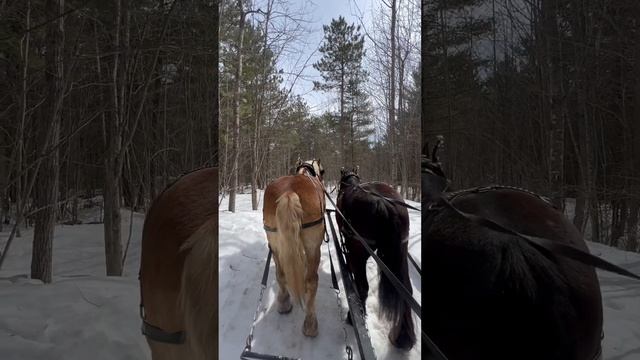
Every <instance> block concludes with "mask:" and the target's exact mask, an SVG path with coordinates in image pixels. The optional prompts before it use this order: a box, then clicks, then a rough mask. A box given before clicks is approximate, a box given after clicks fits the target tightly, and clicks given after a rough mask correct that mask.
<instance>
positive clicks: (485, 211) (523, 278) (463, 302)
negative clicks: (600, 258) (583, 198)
mask: <svg viewBox="0 0 640 360" xmlns="http://www.w3.org/2000/svg"><path fill="white" fill-rule="evenodd" d="M452 203H453V204H454V205H455V206H456V207H457V208H458V209H460V210H462V211H465V212H468V213H473V214H476V215H480V216H482V217H485V218H488V219H491V220H493V221H496V222H498V223H500V224H502V225H505V226H507V227H509V228H511V229H513V230H516V231H518V232H521V233H524V234H527V235H533V236H539V237H545V238H548V239H551V240H554V241H558V242H563V243H567V244H571V245H574V246H577V247H580V248H582V249H586V244H585V243H584V240H582V237H581V236H580V234H579V232H578V231H577V229H575V227H574V226H573V225H572V224H571V222H569V220H568V219H566V217H565V216H564V215H563V214H562V213H560V212H559V211H557V210H555V209H553V208H552V207H551V206H550V205H549V204H548V203H547V202H546V201H544V200H542V199H540V198H538V197H536V196H534V195H532V194H529V193H526V192H522V191H518V190H508V189H503V190H492V191H486V192H477V193H468V194H465V195H463V196H458V197H454V199H453V200H452ZM423 238H424V239H425V240H424V241H425V246H426V249H425V252H424V253H423V266H424V267H425V268H426V269H423V271H424V274H425V276H424V278H423V289H426V290H424V291H425V293H426V292H428V291H434V292H436V293H437V294H439V295H437V296H427V297H426V298H425V304H424V306H423V309H424V310H423V311H424V312H425V313H426V314H425V318H426V320H425V323H424V324H425V325H424V326H425V329H426V330H427V332H432V333H433V334H434V340H435V341H436V342H437V343H439V344H442V345H443V348H444V350H445V351H447V350H448V351H449V352H450V354H451V355H452V356H451V357H450V358H452V359H460V358H462V359H464V358H466V357H465V356H468V355H469V354H471V353H476V354H477V356H476V357H475V358H478V359H484V358H487V359H488V358H505V357H507V356H511V357H514V356H515V357H516V358H520V359H538V358H545V359H575V360H578V359H590V358H591V357H593V356H594V355H595V352H596V351H597V349H598V348H599V341H600V333H601V329H602V303H601V298H600V290H599V284H598V280H597V277H596V274H595V270H594V269H593V268H592V267H590V266H586V265H583V264H580V263H577V262H574V261H572V260H568V259H566V258H563V257H560V256H553V255H548V254H543V253H542V252H541V251H539V250H538V249H536V248H534V247H533V246H531V245H530V244H528V243H526V242H525V241H524V240H523V239H520V238H518V237H515V236H513V235H510V234H505V233H501V232H496V231H493V230H491V229H488V228H486V227H482V226H480V225H476V224H473V223H470V222H469V221H468V220H466V219H463V218H460V217H459V216H458V215H457V214H455V213H454V212H453V211H452V210H451V209H444V210H442V211H441V212H440V213H438V214H436V215H434V218H433V221H432V222H431V226H430V227H429V228H423ZM425 257H426V259H425ZM451 334H456V336H451ZM460 341H462V342H467V344H468V345H467V346H466V347H464V348H462V347H460V346H456V343H457V342H460Z"/></svg>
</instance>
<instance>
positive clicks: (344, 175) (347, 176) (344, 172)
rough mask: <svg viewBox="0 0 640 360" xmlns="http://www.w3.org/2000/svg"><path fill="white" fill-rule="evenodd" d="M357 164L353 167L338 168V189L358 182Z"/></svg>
mask: <svg viewBox="0 0 640 360" xmlns="http://www.w3.org/2000/svg"><path fill="white" fill-rule="evenodd" d="M359 169H360V167H359V166H356V167H353V168H347V167H342V168H341V169H340V188H339V191H340V190H342V188H343V187H346V186H353V185H357V184H359V183H360V176H359V175H358V170H359Z"/></svg>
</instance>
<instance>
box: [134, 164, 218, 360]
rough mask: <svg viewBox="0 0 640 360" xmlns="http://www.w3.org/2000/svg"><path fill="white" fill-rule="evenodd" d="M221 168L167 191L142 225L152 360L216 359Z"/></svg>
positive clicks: (147, 332)
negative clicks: (219, 176) (219, 175)
mask: <svg viewBox="0 0 640 360" xmlns="http://www.w3.org/2000/svg"><path fill="white" fill-rule="evenodd" d="M217 200H218V169H217V168H205V169H200V170H196V171H193V172H191V173H189V174H187V175H185V176H183V177H181V178H180V179H178V180H177V181H176V182H175V183H173V184H172V185H170V186H169V187H167V188H166V189H165V190H164V191H163V192H162V193H161V194H160V195H159V196H158V197H157V198H156V199H155V200H154V202H153V204H152V205H151V208H150V209H149V211H148V213H147V216H146V218H145V222H144V228H143V232H142V250H141V260H140V296H141V310H142V311H143V312H142V313H143V320H144V322H143V333H144V334H145V335H146V336H147V342H148V344H149V347H150V348H151V356H152V359H153V360H160V359H167V360H169V359H170V360H174V359H175V360H177V359H199V360H200V359H202V360H210V359H215V358H216V357H217V355H218V325H217V324H218V205H217Z"/></svg>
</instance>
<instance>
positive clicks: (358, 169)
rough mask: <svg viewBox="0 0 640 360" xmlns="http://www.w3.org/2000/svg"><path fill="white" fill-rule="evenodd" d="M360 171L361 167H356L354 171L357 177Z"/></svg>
mask: <svg viewBox="0 0 640 360" xmlns="http://www.w3.org/2000/svg"><path fill="white" fill-rule="evenodd" d="M358 171H360V165H356V168H355V169H354V172H355V174H356V175H358Z"/></svg>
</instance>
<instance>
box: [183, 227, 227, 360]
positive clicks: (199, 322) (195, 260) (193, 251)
mask: <svg viewBox="0 0 640 360" xmlns="http://www.w3.org/2000/svg"><path fill="white" fill-rule="evenodd" d="M217 233H218V218H217V216H216V217H213V218H211V219H210V220H208V221H207V222H206V223H204V225H202V226H201V227H200V228H199V229H198V230H197V231H196V232H195V233H193V235H191V237H189V239H187V240H186V241H185V243H184V244H183V245H182V246H181V248H180V251H181V252H185V253H186V257H185V261H184V268H183V270H182V284H181V287H180V295H179V306H180V309H181V310H182V312H183V314H184V326H185V334H186V342H187V344H186V345H187V346H188V347H189V349H190V353H191V354H192V355H193V359H203V360H204V359H214V358H216V357H217V356H218V354H217V349H218V335H217V333H218V325H217V324H218V308H217V307H216V306H211V302H212V301H213V299H215V298H217V296H218V294H217V291H218V290H217V289H218V276H217V274H216V270H217V269H216V266H212V265H213V264H214V259H217V258H218V241H217Z"/></svg>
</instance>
